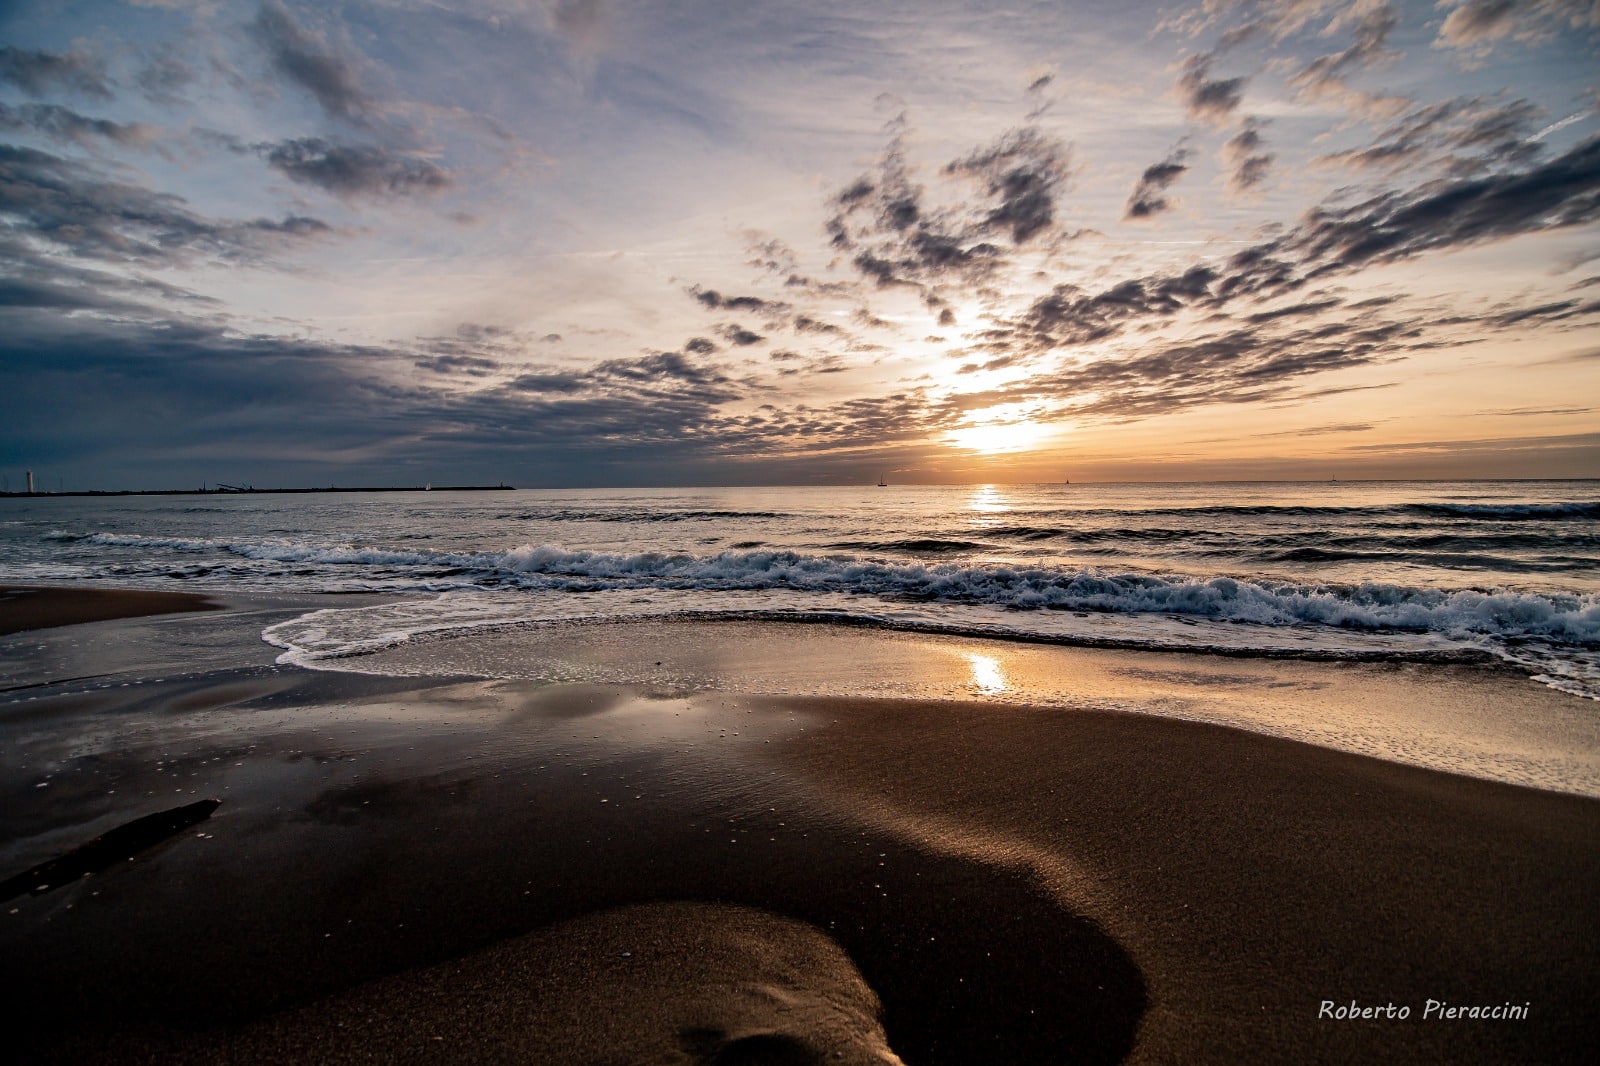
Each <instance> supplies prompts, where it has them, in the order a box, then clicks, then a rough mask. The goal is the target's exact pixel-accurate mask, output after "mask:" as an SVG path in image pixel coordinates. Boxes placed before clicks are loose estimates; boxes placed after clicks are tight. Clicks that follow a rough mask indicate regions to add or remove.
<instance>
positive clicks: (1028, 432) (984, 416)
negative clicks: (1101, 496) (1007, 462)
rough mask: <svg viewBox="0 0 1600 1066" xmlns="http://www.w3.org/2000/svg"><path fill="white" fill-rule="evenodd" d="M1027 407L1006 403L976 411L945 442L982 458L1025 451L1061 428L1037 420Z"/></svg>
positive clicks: (946, 437) (951, 431)
mask: <svg viewBox="0 0 1600 1066" xmlns="http://www.w3.org/2000/svg"><path fill="white" fill-rule="evenodd" d="M1032 414H1033V410H1032V408H1030V407H1029V406H1028V405H1027V404H1020V403H1004V404H1000V405H999V406H996V407H986V408H984V409H983V410H981V411H973V412H972V413H971V414H969V415H968V416H967V421H966V422H965V423H963V424H962V425H959V426H957V427H955V428H954V429H951V430H948V431H947V432H946V433H945V435H944V439H945V441H946V442H947V443H949V444H953V445H955V446H956V447H957V448H966V449H968V450H969V451H974V452H978V453H979V454H981V455H1002V454H1005V453H1007V452H1024V451H1027V450H1028V449H1029V448H1032V447H1034V446H1035V445H1037V444H1039V443H1040V442H1042V441H1043V440H1045V439H1046V438H1047V437H1049V436H1051V435H1052V434H1053V433H1055V432H1056V430H1057V427H1056V426H1052V425H1048V424H1046V423H1043V422H1038V421H1035V420H1034V419H1033V418H1032V417H1031V416H1032Z"/></svg>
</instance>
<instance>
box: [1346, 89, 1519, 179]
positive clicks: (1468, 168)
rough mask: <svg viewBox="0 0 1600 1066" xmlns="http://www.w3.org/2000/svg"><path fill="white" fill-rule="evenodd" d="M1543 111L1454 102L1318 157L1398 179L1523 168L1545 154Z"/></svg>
mask: <svg viewBox="0 0 1600 1066" xmlns="http://www.w3.org/2000/svg"><path fill="white" fill-rule="evenodd" d="M1543 117H1544V111H1543V109H1541V108H1539V107H1538V106H1536V105H1534V104H1532V103H1530V102H1528V101H1527V100H1509V101H1508V100H1499V99H1489V98H1484V97H1457V98H1456V99H1453V100H1445V101H1442V102H1440V103H1435V104H1427V105H1423V106H1419V107H1415V108H1412V109H1411V110H1409V111H1407V112H1406V113H1404V114H1403V115H1401V116H1400V117H1398V118H1397V119H1395V120H1394V121H1393V122H1391V123H1390V124H1389V125H1388V126H1386V127H1385V128H1384V129H1382V130H1380V131H1379V133H1378V136H1377V137H1376V138H1375V139H1374V140H1373V141H1372V143H1370V144H1368V145H1366V146H1365V147H1363V148H1353V149H1348V150H1346V151H1342V152H1333V153H1330V154H1328V155H1325V156H1322V157H1321V161H1322V162H1325V163H1333V164H1337V165H1341V166H1348V167H1353V168H1357V169H1362V170H1376V171H1381V172H1385V173H1391V174H1392V173H1398V172H1400V171H1403V170H1407V169H1421V168H1438V169H1442V170H1444V171H1446V172H1448V173H1451V174H1457V175H1469V174H1475V173H1480V172H1482V171H1484V170H1489V169H1497V168H1503V167H1507V166H1526V165H1528V164H1529V163H1531V162H1533V161H1534V159H1535V158H1536V157H1538V156H1539V155H1540V154H1541V153H1542V152H1543V150H1544V145H1543V144H1542V143H1540V142H1539V141H1537V140H1534V137H1535V135H1536V133H1537V131H1538V123H1539V121H1540V120H1541V119H1542V118H1543Z"/></svg>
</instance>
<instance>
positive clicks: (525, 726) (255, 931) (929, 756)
mask: <svg viewBox="0 0 1600 1066" xmlns="http://www.w3.org/2000/svg"><path fill="white" fill-rule="evenodd" d="M260 614H261V612H257V614H254V615H248V616H246V615H243V614H241V615H239V616H238V617H237V618H234V616H233V615H231V614H229V613H226V612H224V613H219V614H215V615H210V616H205V617H204V618H203V619H202V618H201V617H200V616H170V617H164V618H148V619H143V620H125V621H119V622H108V623H103V624H101V625H97V626H95V627H92V628H93V629H95V630H96V631H97V632H99V633H100V634H101V636H102V639H104V640H106V641H113V642H115V643H116V644H117V646H119V647H123V648H126V649H130V650H129V651H128V653H127V654H128V655H129V657H130V661H134V662H137V661H154V659H155V658H157V657H158V656H157V650H158V649H174V650H172V651H171V652H170V655H169V658H170V660H171V662H168V663H164V664H163V666H162V668H161V669H160V670H154V669H152V670H146V671H143V672H141V671H139V670H138V669H135V668H132V667H129V668H128V669H126V670H124V671H123V672H122V673H120V674H118V675H117V677H116V678H99V679H96V680H94V681H93V682H84V681H81V680H80V681H69V680H65V678H66V677H67V675H69V674H72V673H73V672H74V670H75V668H76V666H77V665H78V664H77V663H76V662H74V661H72V660H71V659H70V656H71V655H72V654H89V653H87V652H73V651H71V648H72V647H75V646H76V645H68V644H67V643H66V641H65V639H64V638H63V639H62V640H61V641H58V642H57V643H49V642H45V643H40V644H31V645H29V650H28V654H29V655H31V656H33V657H34V658H36V659H47V658H48V657H50V656H54V655H61V656H63V658H62V659H61V662H60V663H59V664H56V663H54V662H45V663H44V664H43V665H42V666H41V667H40V668H41V669H46V668H48V669H51V670H56V671H57V672H58V673H59V674H60V676H61V677H62V678H63V680H62V681H60V682H59V683H53V684H42V685H41V684H34V685H32V686H30V687H29V688H28V689H27V690H26V693H25V694H24V693H22V692H20V691H17V692H12V693H10V694H9V695H8V694H7V693H6V692H4V691H0V877H3V876H9V875H11V874H13V873H16V872H20V871H22V870H25V869H28V868H30V867H33V866H36V865H38V864H39V863H41V862H43V861H46V860H48V859H49V858H51V857H52V856H55V855H59V854H61V853H64V852H67V851H69V850H71V849H72V848H73V847H76V846H78V845H81V844H83V843H84V842H85V841H88V840H90V839H92V838H95V837H97V836H100V835H102V834H104V833H106V832H107V830H110V829H112V828H114V827H115V826H117V825H120V824H123V823H125V822H128V821H131V820H132V819H134V818H137V817H140V816H143V815H149V814H151V813H153V812H155V811H159V810H162V809H166V808H172V807H177V806H179V805H182V804H188V803H193V802H195V801H197V800H199V799H204V798H217V799H220V800H221V801H222V803H221V806H220V807H219V808H217V810H216V812H215V813H214V814H213V815H211V817H210V818H208V819H207V820H206V821H205V822H203V823H201V824H199V825H196V826H194V827H193V828H192V829H190V830H188V831H185V832H184V833H181V834H179V835H177V836H174V837H172V838H170V839H168V840H166V841H165V842H162V843H159V844H155V845H153V846H151V847H149V848H148V849H146V850H143V851H141V852H139V853H138V854H136V855H134V856H132V857H131V858H130V859H128V860H125V861H123V862H121V863H119V864H117V865H116V866H114V867H113V868H110V869H106V870H103V871H102V872H100V873H96V874H93V875H91V876H88V877H84V878H82V879H80V880H77V881H75V882H72V883H70V884H67V885H63V886H57V887H53V888H52V889H51V890H50V891H48V892H45V893H42V894H39V895H31V894H24V895H21V896H18V897H17V898H15V899H12V900H11V901H9V902H8V903H6V904H4V905H3V907H0V953H3V955H4V957H5V958H6V959H7V960H8V964H7V966H6V967H5V970H4V972H5V976H4V977H3V978H0V981H3V987H0V995H3V996H4V997H5V998H6V1001H7V1002H8V1004H10V1005H11V1013H12V1017H13V1018H14V1019H16V1022H15V1024H14V1025H13V1026H12V1029H11V1033H10V1034H9V1036H8V1037H7V1038H6V1039H7V1040H8V1041H9V1042H10V1044H11V1052H12V1053H13V1054H15V1055H16V1056H18V1057H20V1058H21V1059H22V1060H24V1061H28V1060H42V1061H107V1062H116V1061H145V1060H160V1061H262V1060H265V1059H281V1060H290V1061H305V1060H316V1061H354V1060H356V1059H370V1058H373V1057H376V1058H378V1059H382V1060H389V1059H404V1060H415V1061H421V1060H427V1061H451V1060H460V1059H471V1060H474V1061H511V1060H513V1059H520V1060H521V1061H542V1062H552V1063H557V1062H572V1063H591V1062H618V1061H621V1062H633V1061H662V1062H674V1061H676V1062H705V1063H712V1062H721V1063H732V1062H813V1061H814V1062H823V1061H844V1062H893V1061H895V1058H894V1057H895V1056H898V1058H899V1059H900V1060H903V1061H904V1062H906V1063H912V1064H930V1063H978V1062H1029V1063H1040V1062H1044V1063H1048V1062H1065V1061H1090V1062H1095V1061H1101V1062H1112V1061H1121V1060H1128V1061H1138V1062H1171V1061H1186V1062H1219V1063H1220V1062H1237V1061H1251V1060H1262V1059H1269V1060H1283V1059H1291V1060H1296V1061H1357V1060H1363V1061H1364V1060H1369V1059H1383V1060H1396V1059H1401V1060H1409V1061H1439V1062H1445V1061H1449V1062H1467V1061H1485V1062H1491V1061H1492V1062H1505V1061H1526V1062H1550V1061H1580V1060H1581V1059H1582V1058H1583V1056H1584V1054H1585V1052H1586V1050H1587V1048H1588V1046H1589V1043H1590V1041H1591V1038H1592V1033H1593V1032H1594V1031H1596V1025H1597V1023H1600V950H1597V943H1596V934H1595V932H1594V928H1593V927H1594V923H1593V921H1592V900H1593V898H1594V895H1595V891H1596V889H1597V888H1600V802H1597V801H1596V800H1593V799H1589V798H1585V797H1582V796H1575V795H1566V794H1561V793H1557V792H1550V791H1539V790H1534V789H1529V788H1522V787H1517V786H1513V785H1507V784H1501V783H1496V782H1492V781H1484V780H1477V779H1473V778H1468V777H1462V776H1457V775H1453V774H1446V773H1440V772H1437V771H1431V770H1426V769H1420V768H1417V767H1414V766H1402V765H1397V764H1395V763H1392V762H1387V761H1380V760H1377V759H1373V758H1368V757H1364V756H1361V755H1356V754H1350V753H1347V752H1340V751H1332V750H1328V749H1327V748H1323V747H1314V746H1311V745H1308V744H1303V743H1298V742H1295V741H1291V740H1285V739H1282V738H1279V737H1272V736H1264V735H1261V734H1259V733H1251V732H1244V731H1240V730H1236V729H1231V728H1225V727H1220V726H1217V725H1212V724H1206V723H1202V722H1194V721H1179V720H1174V719H1170V718H1161V717H1154V716H1149V715H1141V714H1132V713H1122V712H1119V711H1115V710H1105V709H1087V708H1083V707H1079V708H1068V707H1059V706H1057V707H1050V708H1039V707H1033V706H1027V705H1005V704H997V703H994V702H975V701H971V700H950V699H942V700H895V699H860V698H827V699H820V698H805V697H796V696H762V695H756V694H741V693H731V692H716V691H711V692H695V691H689V690H686V689H683V688H681V687H673V686H670V685H638V686H617V685H606V684H576V683H569V684H548V683H539V682H535V681H475V680H464V679H450V678H435V679H423V678H405V677H394V678H378V677H369V676H364V675H358V674H336V673H312V672H306V671H300V670H297V669H292V668H279V667H274V666H272V665H271V659H272V655H271V652H272V649H269V648H264V647H262V646H259V645H257V646H255V647H250V646H249V643H248V642H249V640H250V638H251V636H252V634H257V633H259V631H260V628H261V617H260ZM267 614H269V615H270V612H267ZM230 627H231V628H230ZM774 628H776V629H778V630H780V631H781V630H782V629H783V627H766V628H765V629H757V628H755V627H749V626H740V625H733V624H728V625H722V626H715V627H706V626H702V627H700V629H701V630H705V631H708V632H711V633H712V634H713V636H712V637H710V638H707V639H714V640H715V641H719V642H722V643H724V644H727V645H730V646H736V645H738V644H739V642H740V641H741V638H743V639H747V640H756V639H759V640H768V641H770V640H771V633H770V630H772V629H774ZM637 632H638V634H639V636H640V637H641V639H639V640H638V641H636V643H635V653H636V654H637V655H638V656H640V657H641V658H644V659H648V660H650V661H651V662H654V661H655V660H656V659H660V658H661V657H662V655H664V654H666V653H665V652H663V651H662V650H661V648H662V639H663V638H662V637H661V629H660V627H657V629H654V630H651V629H645V628H640V629H638V630H637ZM573 635H574V636H576V637H580V638H581V636H582V634H581V633H575V634H573ZM643 638H648V639H643ZM13 639H15V638H13ZM852 639H855V638H854V637H853V636H852V635H850V634H843V635H842V640H843V645H842V646H848V645H849V643H850V641H851V640H852ZM186 642H187V643H186ZM796 644H797V646H798V644H799V642H796ZM4 651H5V645H4V642H0V654H3V653H4ZM779 651H781V649H779ZM767 653H768V654H774V652H773V650H772V649H770V648H769V649H768V651H767ZM812 653H813V654H814V649H813V650H812ZM14 654H15V653H14ZM1084 654H1086V655H1088V656H1090V657H1091V658H1092V660H1093V661H1094V662H1096V663H1099V664H1101V665H1102V666H1107V667H1110V666H1116V665H1118V664H1119V663H1120V664H1124V665H1127V664H1133V665H1135V666H1138V667H1139V668H1140V669H1143V668H1145V667H1144V666H1143V665H1141V664H1143V662H1144V660H1142V659H1139V658H1137V657H1127V656H1122V655H1121V653H1118V652H1113V651H1094V652H1089V653H1084ZM141 656H142V660H141V658H140V657H141ZM179 661H186V662H188V663H189V666H188V668H187V669H184V670H173V669H171V668H170V666H171V663H175V662H179ZM1180 661H1182V662H1183V663H1184V665H1183V669H1184V670H1186V671H1189V672H1191V673H1195V672H1198V674H1197V676H1198V675H1203V674H1204V673H1205V671H1206V669H1207V667H1206V665H1205V664H1204V663H1200V662H1198V657H1192V656H1191V657H1184V658H1183V659H1182V660H1180V659H1179V658H1177V657H1174V659H1173V662H1174V663H1178V662H1180ZM818 665H819V668H821V669H824V670H825V669H826V668H827V667H828V664H827V663H820V664H818ZM1286 669H1287V668H1286ZM1306 669H1315V670H1317V671H1321V672H1320V673H1318V674H1317V680H1318V683H1319V684H1322V685H1324V686H1325V687H1324V688H1321V689H1318V690H1317V691H1318V693H1319V696H1318V698H1319V699H1321V700H1323V701H1324V702H1325V703H1327V702H1330V701H1331V702H1332V703H1333V704H1337V702H1338V695H1339V693H1338V686H1339V685H1340V684H1343V683H1344V682H1342V681H1341V678H1342V677H1344V676H1346V675H1345V674H1342V673H1341V672H1340V671H1339V669H1338V668H1337V667H1334V666H1328V665H1323V666H1317V667H1315V668H1311V667H1307V668H1306ZM1349 676H1351V677H1354V676H1355V673H1354V672H1350V673H1349ZM1465 676H1466V675H1465V674H1461V675H1455V676H1454V680H1453V681H1452V683H1462V682H1461V678H1462V677H1465ZM1473 676H1474V677H1476V676H1477V675H1473ZM119 678H120V679H119ZM1408 679H1411V680H1414V681H1415V682H1416V684H1417V685H1419V686H1421V685H1426V684H1429V683H1430V682H1432V681H1436V680H1437V679H1433V678H1430V676H1429V675H1428V673H1427V672H1426V671H1421V672H1419V671H1418V670H1417V669H1416V668H1415V667H1411V666H1407V667H1404V668H1400V667H1397V668H1395V669H1394V670H1393V671H1391V672H1389V673H1386V674H1385V675H1384V677H1383V681H1384V683H1385V684H1399V685H1401V686H1402V691H1403V687H1404V685H1405V684H1407V683H1409V681H1408ZM1247 681H1248V679H1247V678H1246V677H1245V676H1244V674H1242V673H1241V668H1240V667H1239V665H1238V664H1237V663H1226V664H1221V665H1218V666H1217V667H1216V668H1215V670H1214V672H1213V674H1212V675H1211V678H1210V680H1206V678H1205V677H1200V680H1199V681H1197V682H1196V684H1199V685H1202V686H1210V687H1211V688H1215V689H1218V690H1219V691H1229V690H1230V689H1229V687H1230V686H1232V688H1233V689H1238V690H1241V691H1242V690H1243V689H1244V688H1245V687H1246V685H1247ZM1350 685H1351V689H1350V691H1351V693H1352V696H1351V698H1353V699H1354V698H1358V697H1359V696H1360V695H1361V693H1362V692H1363V691H1365V690H1362V689H1360V686H1359V685H1358V684H1356V682H1355V681H1351V682H1350ZM1129 687H1130V691H1133V692H1134V695H1135V697H1137V686H1136V685H1134V683H1133V682H1132V681H1130V682H1129ZM1479 687H1480V688H1481V687H1483V686H1479ZM1419 691H1420V689H1419ZM1495 691H1497V692H1498V691H1501V690H1499V689H1496V690H1495ZM1516 691H1518V690H1516V689H1514V688H1510V687H1508V688H1506V689H1504V692H1506V693H1512V694H1514V693H1515V692H1516ZM1530 698H1532V697H1530ZM1539 698H1541V699H1542V698H1546V697H1544V696H1540V697H1539ZM1430 999H1431V1000H1435V1001H1442V1002H1445V1003H1447V1004H1449V1005H1451V1006H1455V1007H1461V1006H1473V1005H1483V1006H1501V1005H1503V1004H1506V1003H1513V1004H1516V1005H1518V1006H1521V1005H1522V1004H1527V1010H1528V1016H1527V1017H1526V1018H1521V1019H1467V1018H1459V1017H1458V1018H1454V1019H1434V1018H1429V1019H1424V1018H1423V1017H1422V1015H1423V1011H1424V1010H1425V1008H1426V1005H1427V1001H1428V1000H1430ZM1351 1000H1355V1001H1356V1002H1357V1005H1358V1006H1363V1007H1366V1006H1373V1007H1384V1006H1386V1005H1388V1004H1391V1003H1392V1004H1393V1005H1394V1006H1395V1007H1396V1008H1399V1007H1402V1006H1404V1007H1407V1008H1408V1009H1409V1012H1410V1016H1409V1018H1407V1019H1404V1020H1399V1019H1381V1020H1379V1019H1368V1020H1341V1019H1329V1018H1324V1017H1319V1013H1321V1006H1322V1003H1323V1002H1324V1001H1332V1002H1333V1003H1334V1004H1335V1005H1338V1006H1347V1005H1348V1004H1349V1003H1350V1001H1351ZM880 1025H881V1030H880V1029H879V1028H878V1027H879V1026H880ZM891 1049H892V1050H891ZM835 1053H837V1055H838V1056H840V1057H832V1056H834V1055H835Z"/></svg>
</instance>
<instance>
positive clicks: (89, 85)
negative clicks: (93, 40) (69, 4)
mask: <svg viewBox="0 0 1600 1066" xmlns="http://www.w3.org/2000/svg"><path fill="white" fill-rule="evenodd" d="M0 82H10V83H11V84H12V85H15V86H17V87H18V88H20V89H21V90H22V91H23V92H25V93H28V94H29V95H31V96H43V95H44V94H45V93H47V92H50V91H51V90H52V89H63V90H66V91H68V92H75V93H80V94H82V95H84V96H96V97H99V98H100V99H102V100H109V99H111V80H110V78H109V77H108V76H107V75H106V71H105V66H104V64H102V63H101V61H100V60H99V59H97V58H96V57H94V56H92V55H90V54H89V53H87V52H82V51H73V52H65V53H62V52H35V51H31V50H29V49H24V48H10V47H4V48H0Z"/></svg>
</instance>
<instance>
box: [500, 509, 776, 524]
mask: <svg viewBox="0 0 1600 1066" xmlns="http://www.w3.org/2000/svg"><path fill="white" fill-rule="evenodd" d="M496 517H498V518H500V519H502V520H505V521H512V522H642V523H647V524H648V523H652V522H714V521H719V520H722V519H728V518H735V519H744V518H793V517H795V516H794V515H791V514H785V513H784V512H782V511H718V510H687V511H671V510H662V509H657V508H650V509H634V508H603V509H598V510H593V509H591V510H581V509H575V508H560V509H551V510H548V511H516V512H507V513H505V514H501V515H497V516H496Z"/></svg>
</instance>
